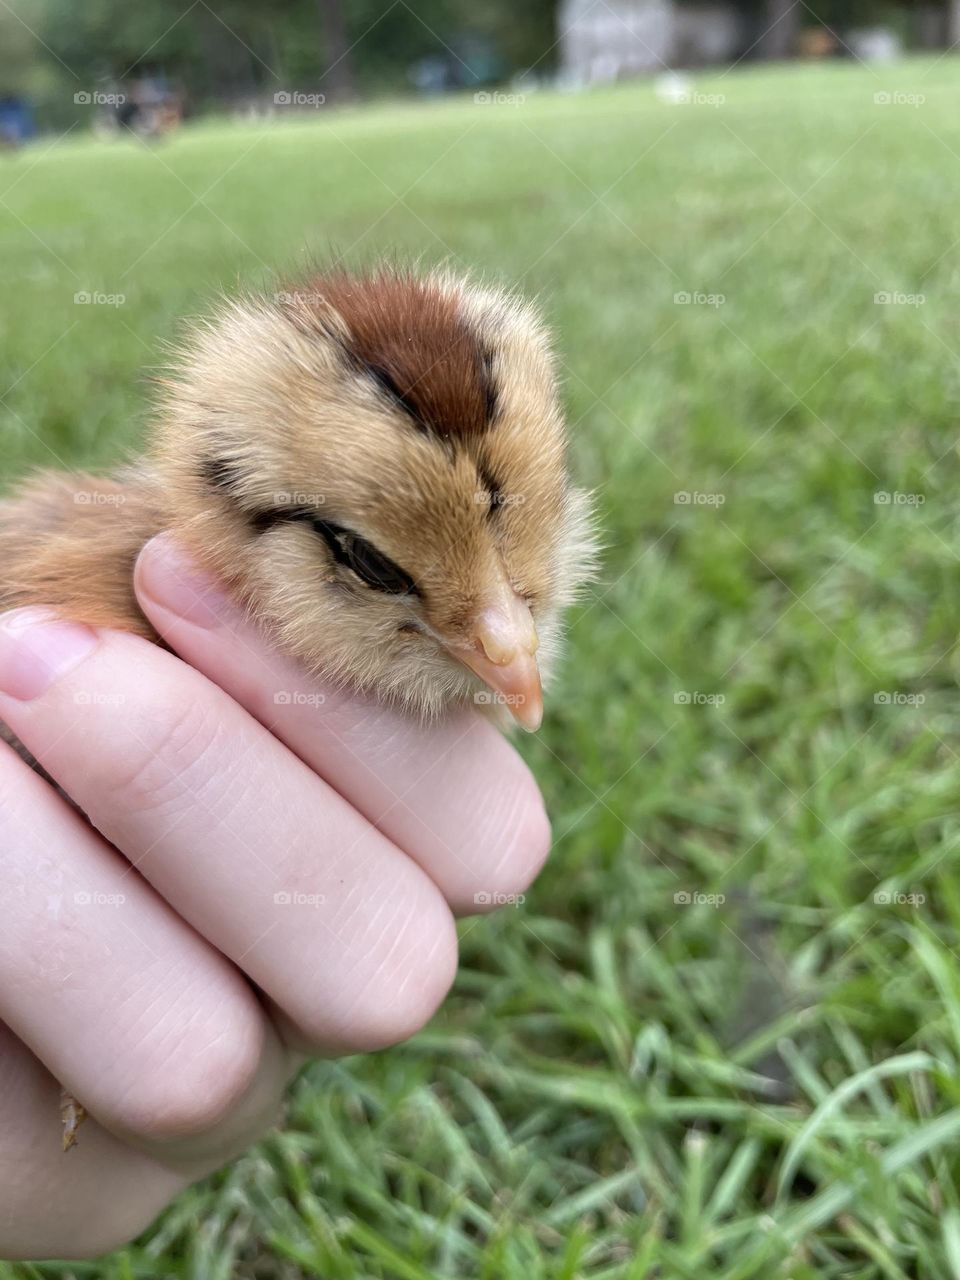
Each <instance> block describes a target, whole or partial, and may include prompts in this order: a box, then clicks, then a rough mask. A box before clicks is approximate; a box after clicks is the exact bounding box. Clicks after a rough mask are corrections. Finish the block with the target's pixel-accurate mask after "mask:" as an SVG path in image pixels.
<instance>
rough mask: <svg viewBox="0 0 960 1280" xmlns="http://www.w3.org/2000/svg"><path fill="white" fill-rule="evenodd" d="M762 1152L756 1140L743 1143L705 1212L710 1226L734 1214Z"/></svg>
mask: <svg viewBox="0 0 960 1280" xmlns="http://www.w3.org/2000/svg"><path fill="white" fill-rule="evenodd" d="M762 1150H763V1146H762V1144H761V1143H760V1142H759V1141H758V1140H757V1139H756V1138H747V1139H746V1140H745V1141H744V1142H741V1144H740V1146H739V1147H738V1148H737V1150H736V1151H735V1152H734V1154H733V1157H732V1158H731V1159H730V1160H729V1161H728V1163H727V1167H726V1169H724V1171H723V1174H722V1175H721V1177H720V1179H719V1181H718V1182H717V1185H716V1187H715V1188H714V1192H713V1195H712V1196H711V1197H710V1201H709V1203H708V1205H707V1207H706V1210H705V1212H704V1220H705V1221H706V1222H707V1223H708V1224H709V1223H714V1222H719V1221H721V1220H722V1219H723V1218H725V1217H726V1216H727V1215H728V1214H729V1213H732V1212H733V1210H734V1207H735V1205H736V1203H737V1201H738V1200H739V1198H740V1195H741V1194H742V1192H743V1189H744V1187H745V1186H746V1183H747V1179H748V1178H749V1177H750V1175H751V1174H752V1173H753V1171H754V1169H755V1168H756V1167H757V1161H758V1159H759V1158H760V1153H761V1152H762Z"/></svg>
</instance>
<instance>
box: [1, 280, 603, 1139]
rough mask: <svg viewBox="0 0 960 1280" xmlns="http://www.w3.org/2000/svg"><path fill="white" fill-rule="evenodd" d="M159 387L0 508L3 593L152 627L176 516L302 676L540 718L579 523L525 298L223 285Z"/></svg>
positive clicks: (6, 600) (420, 711) (579, 546)
mask: <svg viewBox="0 0 960 1280" xmlns="http://www.w3.org/2000/svg"><path fill="white" fill-rule="evenodd" d="M162 385H163V394H162V397H161V403H160V406H159V413H158V417H157V421H156V426H155V431H154V438H153V441H152V445H151V448H150V449H149V451H148V454H147V456H146V457H145V458H144V459H143V461H142V462H141V463H139V464H138V465H136V466H132V467H129V468H127V469H125V470H123V471H120V472H118V473H117V474H116V475H114V476H113V477H108V478H97V477H93V476H89V475H81V474H73V475H66V474H54V473H47V474H41V475H39V476H37V477H35V478H34V479H33V480H32V481H30V482H29V483H27V484H26V485H25V486H24V487H23V489H22V490H21V491H20V492H19V494H17V495H15V496H14V497H13V498H12V499H11V500H9V501H7V502H6V503H4V504H0V566H2V567H0V608H5V609H7V608H12V607H15V606H19V605H28V604H46V605H50V606H53V607H54V608H56V609H57V610H58V611H59V612H61V613H63V614H65V615H68V616H70V617H72V618H74V619H76V620H78V621H81V622H86V623H89V624H90V625H93V626H107V627H120V628H124V629H127V630H130V631H134V632H137V633H139V634H140V635H143V636H146V637H147V638H148V639H151V640H154V641H158V640H159V637H158V636H157V635H156V634H155V633H154V632H153V631H152V629H151V627H150V625H149V623H148V622H147V621H146V619H145V618H144V616H143V615H142V613H141V612H140V610H139V608H138V606H137V602H136V597H135V595H134V593H133V587H132V579H133V564H134V561H135V559H136V557H137V554H138V552H139V550H140V548H141V547H142V546H143V544H144V543H145V542H146V541H147V539H148V538H150V537H151V536H152V535H153V534H155V533H158V532H160V531H161V530H164V529H169V530H172V531H173V532H174V533H175V534H176V535H177V536H178V537H179V538H180V539H181V541H182V542H183V543H184V544H185V545H186V546H187V547H188V548H189V549H190V550H191V551H192V552H193V554H194V556H195V557H196V559H197V560H198V561H199V562H201V563H202V564H204V565H205V566H206V567H207V568H208V569H209V570H211V571H212V572H213V573H214V574H215V575H216V576H217V577H219V578H220V579H222V580H223V582H224V583H226V584H227V586H228V588H229V589H230V590H232V592H233V594H234V596H235V598H236V599H237V600H238V601H239V602H241V603H242V604H243V605H245V606H246V607H247V608H248V610H249V611H250V612H251V614H252V615H253V616H255V617H256V618H258V619H259V620H260V621H261V622H263V623H264V624H265V625H266V626H267V628H268V629H269V631H270V632H271V634H272V636H273V637H274V639H275V641H276V642H277V643H278V644H279V645H280V646H281V647H282V648H284V649H286V650H287V651H289V652H290V653H292V654H294V655H296V656H298V657H299V658H300V659H302V660H303V662H304V663H305V664H306V666H307V667H308V668H309V669H310V670H311V671H313V672H314V673H316V674H317V675H321V676H324V677H326V678H328V679H333V680H337V681H342V682H346V683H349V684H350V685H352V686H354V687H356V688H358V689H361V690H365V691H368V692H371V693H374V694H377V695H379V696H380V697H381V698H384V699H387V700H389V701H391V702H395V703H399V704H401V705H403V706H404V707H406V708H407V709H408V710H409V711H411V712H412V713H414V714H417V715H419V716H421V717H435V716H437V715H438V714H439V713H441V712H442V711H443V709H444V708H446V707H448V706H450V705H454V704H458V703H463V702H466V701H468V700H470V699H471V698H473V699H474V700H475V701H477V702H478V703H479V704H480V705H483V706H485V707H488V708H491V709H493V710H494V711H496V710H499V709H500V708H507V709H509V711H510V712H512V714H513V715H514V716H515V718H516V719H517V720H518V721H519V722H520V724H522V725H523V726H524V727H525V728H527V729H536V728H537V727H538V726H539V724H540V718H541V714H542V698H541V671H547V670H549V667H550V664H551V663H552V661H553V658H554V656H555V654H556V649H557V642H558V632H559V624H560V613H561V610H562V607H563V606H564V605H565V604H566V603H568V602H569V601H570V599H571V598H572V596H573V594H574V592H575V589H576V587H577V586H578V584H579V583H580V582H581V581H582V580H583V578H584V577H585V575H586V574H587V573H588V571H589V569H590V566H591V562H592V559H593V555H594V540H593V533H592V528H591V523H590V515H589V504H588V501H587V499H586V496H585V495H584V494H583V493H582V492H581V491H579V490H577V489H574V488H572V487H571V485H570V482H569V480H568V476H567V470H566V460H565V441H564V428H563V421H562V417H561V413H560V408H559V404H558V400H557V388H556V376H555V371H554V365H553V361H552V358H551V355H550V349H549V344H548V340H547V336H546V334H545V331H544V329H543V326H542V324H541V322H540V321H539V319H538V317H537V315H536V314H535V312H534V311H533V309H532V308H531V307H530V306H529V305H528V304H526V303H523V302H521V301H519V300H518V299H517V298H515V297H513V296H510V295H508V294H506V293H503V292H499V291H491V290H488V289H484V288H479V287H477V286H475V285H473V284H471V283H469V282H467V281H464V280H460V279H457V278H455V277H453V276H452V275H448V274H436V275H430V276H427V277H425V278H420V277H418V276H416V275H414V274H412V273H410V272H407V271H397V270H390V269H381V270H377V271H374V272H371V273H369V274H366V275H360V276H351V275H348V274H345V273H343V272H339V271H334V272H331V273H329V274H325V275H321V276H318V277H317V278H315V279H312V280H310V281H309V282H308V283H307V284H306V285H304V286H303V287H302V288H301V289H300V290H297V291H295V292H289V293H283V294H278V295H276V296H275V297H273V298H245V299H243V300H240V301H236V302H233V303H230V304H229V305H227V306H226V307H224V308H223V310H222V311H221V312H220V314H219V315H216V316H215V317H214V318H213V319H212V320H211V321H209V322H207V323H205V324H201V325H200V326H198V327H196V328H195V329H194V331H193V332H192V334H191V335H190V336H189V337H188V339H187V341H186V343H185V344H184V346H183V349H182V352H181V353H180V360H179V363H178V368H177V370H176V372H175V374H174V376H172V377H171V378H170V379H169V380H167V381H166V382H164V383H163V384H162ZM2 728H3V727H2V726H0V731H2ZM7 737H8V738H9V735H7ZM15 745H18V746H19V744H15ZM25 754H26V753H25ZM61 1113H62V1124H63V1147H64V1150H69V1149H70V1147H72V1146H73V1145H74V1144H75V1143H76V1135H77V1129H78V1127H79V1125H80V1123H81V1121H82V1119H83V1116H84V1111H83V1108H82V1106H81V1105H80V1104H79V1103H78V1102H77V1100H76V1099H75V1098H73V1096H72V1095H70V1094H69V1093H67V1092H66V1091H64V1092H63V1094H62V1098H61Z"/></svg>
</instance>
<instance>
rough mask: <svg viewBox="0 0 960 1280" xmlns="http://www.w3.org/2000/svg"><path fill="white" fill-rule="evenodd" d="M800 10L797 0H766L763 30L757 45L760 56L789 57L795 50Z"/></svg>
mask: <svg viewBox="0 0 960 1280" xmlns="http://www.w3.org/2000/svg"><path fill="white" fill-rule="evenodd" d="M801 16H802V10H801V6H800V2H799V0H767V4H766V10H765V13H764V17H763V21H764V24H765V28H766V29H765V30H764V33H763V35H762V36H761V37H760V43H759V44H758V45H757V52H758V54H759V56H760V57H761V58H789V57H791V56H792V55H793V54H794V53H796V51H797V35H798V33H799V30H800V19H801Z"/></svg>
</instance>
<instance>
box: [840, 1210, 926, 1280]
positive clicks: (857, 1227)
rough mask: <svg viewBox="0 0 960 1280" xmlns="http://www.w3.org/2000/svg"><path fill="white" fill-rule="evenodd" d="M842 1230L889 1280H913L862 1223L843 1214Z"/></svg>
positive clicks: (841, 1220)
mask: <svg viewBox="0 0 960 1280" xmlns="http://www.w3.org/2000/svg"><path fill="white" fill-rule="evenodd" d="M839 1225H840V1229H841V1230H842V1231H843V1233H844V1235H846V1236H849V1237H850V1239H851V1240H853V1242H854V1243H855V1244H856V1245H858V1247H859V1248H860V1249H862V1250H863V1252H864V1253H865V1254H866V1255H867V1257H868V1258H871V1259H872V1260H873V1261H874V1262H875V1263H876V1264H877V1266H878V1267H879V1268H880V1270H881V1271H882V1273H883V1274H884V1275H885V1276H886V1277H887V1278H888V1280H911V1277H910V1276H909V1275H908V1274H907V1273H906V1271H904V1270H903V1268H902V1267H901V1266H900V1265H899V1264H898V1262H897V1260H896V1259H895V1258H894V1257H893V1255H892V1254H891V1252H890V1250H889V1249H888V1248H887V1246H886V1245H885V1244H884V1243H883V1242H882V1241H881V1240H878V1239H877V1238H876V1237H875V1236H872V1235H871V1234H870V1232H869V1231H867V1230H866V1229H865V1228H864V1226H863V1224H862V1223H861V1222H858V1221H857V1219H856V1218H854V1217H851V1216H850V1215H849V1214H846V1213H845V1214H843V1216H842V1217H841V1218H840V1223H839Z"/></svg>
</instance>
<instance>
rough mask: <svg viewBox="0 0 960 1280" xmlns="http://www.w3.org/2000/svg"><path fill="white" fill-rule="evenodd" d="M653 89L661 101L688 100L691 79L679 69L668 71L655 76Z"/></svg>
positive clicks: (691, 83)
mask: <svg viewBox="0 0 960 1280" xmlns="http://www.w3.org/2000/svg"><path fill="white" fill-rule="evenodd" d="M653 91H654V93H655V94H656V95H657V97H658V98H659V99H660V101H661V102H672V103H677V102H689V101H690V94H691V93H692V92H693V81H692V80H691V79H690V77H689V76H685V75H681V74H680V72H679V71H668V72H667V73H666V75H662V76H657V78H656V80H655V81H654V82H653Z"/></svg>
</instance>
